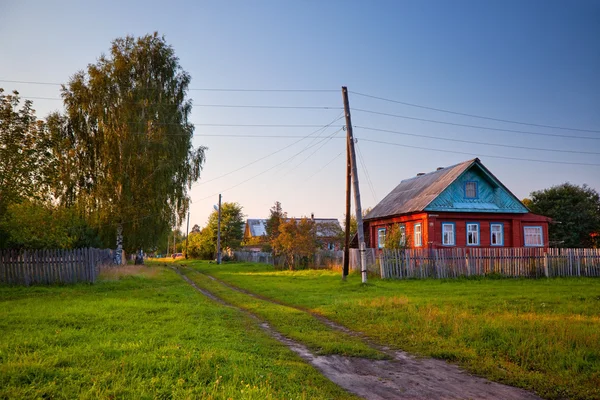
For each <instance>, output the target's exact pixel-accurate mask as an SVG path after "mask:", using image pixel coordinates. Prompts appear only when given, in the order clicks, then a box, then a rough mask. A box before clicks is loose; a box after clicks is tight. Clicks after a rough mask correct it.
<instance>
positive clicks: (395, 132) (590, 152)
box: [354, 125, 600, 155]
mask: <svg viewBox="0 0 600 400" xmlns="http://www.w3.org/2000/svg"><path fill="white" fill-rule="evenodd" d="M354 127H355V128H358V129H366V130H369V131H375V132H385V133H393V134H395V135H403V136H413V137H419V138H427V139H435V140H445V141H447V142H457V143H468V144H480V145H484V146H495V147H507V148H511V149H524V150H537V151H550V152H556V153H574V154H598V155H600V152H595V151H580V150H566V149H561V150H558V149H548V148H542V147H527V146H515V145H512V144H499V143H487V142H478V141H475V140H462V139H451V138H443V137H439V136H429V135H421V134H418V133H410V132H402V131H394V130H390V129H379V128H371V127H368V126H359V125H355V126H354ZM598 139H600V138H598Z"/></svg>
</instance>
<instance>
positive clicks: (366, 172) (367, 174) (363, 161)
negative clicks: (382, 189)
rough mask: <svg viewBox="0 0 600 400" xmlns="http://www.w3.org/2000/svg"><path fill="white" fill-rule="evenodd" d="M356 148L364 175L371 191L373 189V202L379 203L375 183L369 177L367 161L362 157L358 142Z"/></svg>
mask: <svg viewBox="0 0 600 400" xmlns="http://www.w3.org/2000/svg"><path fill="white" fill-rule="evenodd" d="M354 145H355V146H354V147H356V150H358V158H359V160H360V165H361V167H362V170H363V173H364V174H365V178H366V179H367V184H368V186H369V189H371V195H373V201H375V202H377V195H376V194H375V188H374V187H373V182H372V181H371V176H370V175H369V171H368V170H367V164H366V163H365V159H364V158H363V156H362V152H361V151H360V146H359V145H358V141H357V142H356V143H354Z"/></svg>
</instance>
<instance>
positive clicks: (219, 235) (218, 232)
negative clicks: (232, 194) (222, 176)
mask: <svg viewBox="0 0 600 400" xmlns="http://www.w3.org/2000/svg"><path fill="white" fill-rule="evenodd" d="M217 264H221V194H220V193H219V222H217Z"/></svg>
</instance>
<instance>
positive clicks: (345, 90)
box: [342, 86, 367, 283]
mask: <svg viewBox="0 0 600 400" xmlns="http://www.w3.org/2000/svg"><path fill="white" fill-rule="evenodd" d="M342 98H343V99H344V114H345V116H346V133H347V141H348V145H349V146H350V149H349V150H350V160H351V163H352V186H353V187H354V204H355V207H356V224H357V225H358V226H357V228H358V246H359V249H360V272H361V275H362V282H363V283H366V282H367V263H366V259H365V258H366V257H365V252H366V249H365V232H364V228H363V222H362V209H361V206H360V189H359V187H358V169H357V167H356V153H355V151H354V136H353V135H352V119H351V118H350V102H349V101H348V88H347V87H346V86H342Z"/></svg>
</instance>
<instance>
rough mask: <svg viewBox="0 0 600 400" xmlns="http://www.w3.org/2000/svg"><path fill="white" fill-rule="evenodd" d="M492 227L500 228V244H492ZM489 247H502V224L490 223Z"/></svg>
mask: <svg viewBox="0 0 600 400" xmlns="http://www.w3.org/2000/svg"><path fill="white" fill-rule="evenodd" d="M494 226H499V227H500V232H499V233H500V243H496V244H494V243H492V242H493V240H492V239H493V238H494ZM490 246H493V247H502V246H504V224H502V223H500V222H496V223H491V224H490Z"/></svg>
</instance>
